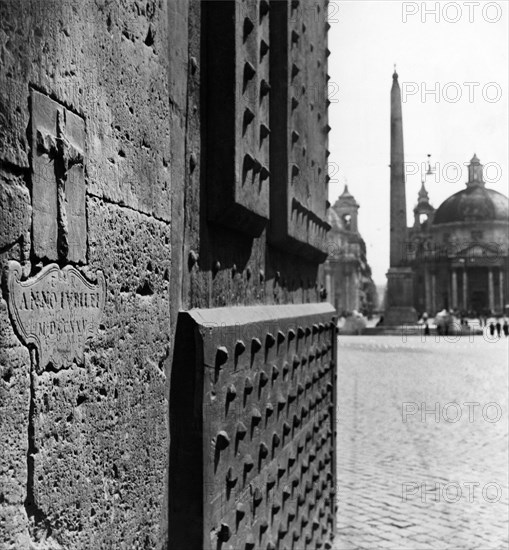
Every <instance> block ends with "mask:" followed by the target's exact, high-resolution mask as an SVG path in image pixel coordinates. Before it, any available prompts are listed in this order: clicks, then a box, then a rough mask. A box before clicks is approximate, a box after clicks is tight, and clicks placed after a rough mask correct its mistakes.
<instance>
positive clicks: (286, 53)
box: [269, 0, 330, 261]
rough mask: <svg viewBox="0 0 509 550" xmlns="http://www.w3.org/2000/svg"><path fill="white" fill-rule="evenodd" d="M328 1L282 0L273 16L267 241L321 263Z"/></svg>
mask: <svg viewBox="0 0 509 550" xmlns="http://www.w3.org/2000/svg"><path fill="white" fill-rule="evenodd" d="M327 3H328V2H327V1H326V0H321V1H316V2H306V1H299V0H281V1H276V2H273V3H271V18H270V29H271V31H270V43H271V65H270V81H271V85H272V88H271V95H270V123H271V142H270V171H271V187H270V230H269V241H270V242H271V243H272V244H273V245H274V246H277V247H279V248H284V249H287V250H292V251H293V252H294V253H296V254H299V255H303V256H306V257H307V258H313V257H314V258H315V259H317V260H320V261H323V260H324V259H325V252H324V251H325V250H326V245H325V240H326V236H327V231H328V230H329V229H330V226H329V224H328V223H327V214H326V208H327V206H326V198H327V194H328V191H327V189H328V175H327V170H326V169H325V167H326V166H327V157H328V150H327V143H328V133H329V130H330V127H329V125H328V121H327V105H328V99H327V81H328V75H327V57H328V54H329V51H328V49H327V48H326V44H327V31H328V28H329V25H328V23H327Z"/></svg>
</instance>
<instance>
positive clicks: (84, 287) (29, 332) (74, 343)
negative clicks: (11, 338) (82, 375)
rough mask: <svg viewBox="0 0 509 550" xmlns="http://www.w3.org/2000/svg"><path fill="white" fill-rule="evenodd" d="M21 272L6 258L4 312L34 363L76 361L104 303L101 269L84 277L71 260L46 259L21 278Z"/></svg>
mask: <svg viewBox="0 0 509 550" xmlns="http://www.w3.org/2000/svg"><path fill="white" fill-rule="evenodd" d="M21 275H22V269H21V265H20V264H19V263H18V262H14V261H12V262H10V263H9V274H8V280H7V286H8V305H9V312H10V315H11V318H12V321H13V324H14V327H15V329H16V331H17V333H18V336H19V337H20V339H21V341H22V342H23V343H24V344H25V345H26V346H34V347H35V348H36V350H37V353H38V360H39V368H40V369H43V368H45V367H46V366H47V365H48V363H52V364H53V366H54V367H55V368H61V367H63V366H65V365H68V364H70V363H72V362H73V360H76V361H77V362H78V363H82V362H83V352H84V346H85V342H86V341H87V340H88V339H89V338H92V337H93V336H94V335H95V334H96V332H97V328H98V326H99V322H100V318H101V314H102V311H103V309H104V300H105V294H106V293H105V289H106V283H105V280H104V275H103V273H102V272H101V271H99V272H97V275H96V277H97V281H96V282H90V281H88V280H87V279H86V278H85V277H84V276H83V275H82V274H81V273H80V272H79V271H78V270H77V269H76V268H75V267H73V266H66V267H64V268H63V269H60V267H59V266H58V265H57V264H51V265H47V266H46V267H44V268H43V269H42V270H41V271H40V273H38V274H37V275H36V276H35V277H32V278H30V279H27V280H25V281H22V280H21Z"/></svg>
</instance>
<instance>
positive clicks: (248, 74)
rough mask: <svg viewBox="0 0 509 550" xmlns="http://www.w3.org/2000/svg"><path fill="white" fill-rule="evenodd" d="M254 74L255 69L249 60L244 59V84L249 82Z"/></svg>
mask: <svg viewBox="0 0 509 550" xmlns="http://www.w3.org/2000/svg"><path fill="white" fill-rule="evenodd" d="M255 74H256V69H255V68H254V67H253V65H252V64H251V63H249V61H246V62H245V63H244V84H246V83H247V82H249V81H250V80H251V79H252V78H253V77H254V75H255Z"/></svg>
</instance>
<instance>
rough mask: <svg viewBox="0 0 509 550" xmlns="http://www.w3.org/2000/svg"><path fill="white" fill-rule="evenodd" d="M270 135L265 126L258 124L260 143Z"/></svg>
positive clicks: (268, 129)
mask: <svg viewBox="0 0 509 550" xmlns="http://www.w3.org/2000/svg"><path fill="white" fill-rule="evenodd" d="M269 134H270V128H269V127H268V126H266V125H265V124H260V141H263V140H264V139H265V138H266V137H268V136H269Z"/></svg>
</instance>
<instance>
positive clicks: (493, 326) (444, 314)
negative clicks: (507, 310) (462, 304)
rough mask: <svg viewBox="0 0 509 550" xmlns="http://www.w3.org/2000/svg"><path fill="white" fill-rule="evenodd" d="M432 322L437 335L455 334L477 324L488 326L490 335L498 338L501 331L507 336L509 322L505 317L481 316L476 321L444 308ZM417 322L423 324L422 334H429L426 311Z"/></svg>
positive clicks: (508, 334) (508, 333) (481, 326)
mask: <svg viewBox="0 0 509 550" xmlns="http://www.w3.org/2000/svg"><path fill="white" fill-rule="evenodd" d="M434 322H435V326H436V330H437V334H439V335H442V334H443V335H445V336H447V335H448V334H456V333H458V332H462V331H463V330H464V328H463V327H465V328H466V329H468V328H469V327H470V328H474V327H475V326H476V325H477V327H478V328H480V329H482V328H483V327H488V330H489V333H490V335H491V336H495V333H496V335H497V336H498V338H500V337H501V335H502V333H503V334H504V336H505V337H508V336H509V322H508V320H507V318H506V317H503V318H501V317H496V318H494V317H491V318H489V317H485V316H484V317H483V316H481V317H479V320H478V322H477V321H476V320H475V319H467V318H466V317H464V316H463V315H461V316H459V317H458V316H456V315H455V313H454V312H453V311H447V310H445V309H444V310H442V311H440V312H438V313H437V315H436V317H435V319H434ZM419 323H420V324H423V325H424V334H430V328H429V320H428V314H427V313H423V315H422V316H421V318H420V320H419Z"/></svg>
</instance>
